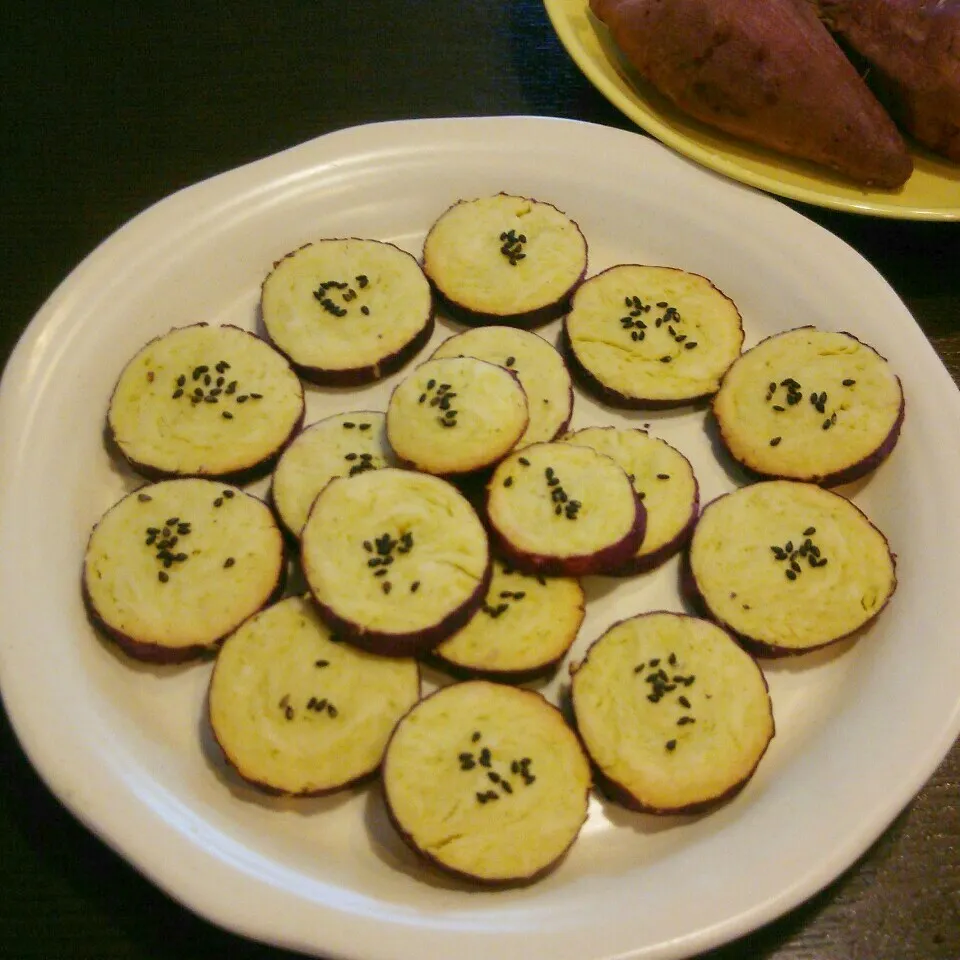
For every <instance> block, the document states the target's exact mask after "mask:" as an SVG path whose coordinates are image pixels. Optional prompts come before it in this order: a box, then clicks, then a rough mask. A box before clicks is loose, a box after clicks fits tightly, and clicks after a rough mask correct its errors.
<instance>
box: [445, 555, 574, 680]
mask: <svg viewBox="0 0 960 960" xmlns="http://www.w3.org/2000/svg"><path fill="white" fill-rule="evenodd" d="M584 603H585V598H584V593H583V587H581V586H580V581H579V580H575V579H574V578H572V577H550V578H547V577H542V576H530V575H528V574H524V573H521V572H520V571H519V570H514V569H513V568H512V567H510V566H508V565H506V564H504V563H503V562H502V561H501V560H494V561H493V576H492V577H491V579H490V587H489V589H488V590H487V596H486V599H485V600H484V602H483V604H482V605H481V607H480V609H479V610H478V611H477V612H476V613H475V614H474V615H473V617H472V618H471V620H470V622H469V623H467V624H466V625H465V626H464V627H462V628H461V629H460V630H458V631H457V632H456V633H455V634H454V635H453V636H452V637H450V638H449V639H447V640H444V641H443V643H441V644H440V645H439V646H438V647H437V648H436V649H435V650H434V651H433V656H434V658H435V659H436V660H438V661H439V662H440V665H441V666H445V667H447V668H448V669H450V670H451V671H452V672H454V673H455V674H457V675H467V676H476V677H487V678H488V679H491V680H502V681H504V682H510V683H519V682H521V681H524V680H530V679H533V678H534V677H537V676H541V675H543V674H546V673H549V672H550V671H551V670H553V669H554V668H555V667H556V666H557V664H559V662H560V661H561V660H562V659H563V657H564V656H565V655H566V653H567V651H568V650H569V649H570V646H571V644H572V643H573V641H574V640H576V638H577V633H578V632H579V630H580V625H581V624H582V623H583V617H584V612H585V611H584Z"/></svg>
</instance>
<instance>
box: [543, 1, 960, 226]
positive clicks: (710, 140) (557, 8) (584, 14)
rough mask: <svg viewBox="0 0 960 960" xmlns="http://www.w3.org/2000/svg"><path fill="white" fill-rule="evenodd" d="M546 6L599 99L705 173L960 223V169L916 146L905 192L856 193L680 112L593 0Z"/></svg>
mask: <svg viewBox="0 0 960 960" xmlns="http://www.w3.org/2000/svg"><path fill="white" fill-rule="evenodd" d="M544 6H545V7H546V10H547V15H548V16H549V17H550V21H551V23H552V24H553V29H554V30H555V31H556V33H557V36H558V37H559V38H560V42H561V43H562V44H563V45H564V47H566V50H567V53H569V54H570V56H571V57H572V58H573V60H574V62H575V63H576V64H577V66H578V67H579V68H580V69H581V70H582V71H583V74H584V76H586V78H587V79H588V80H589V81H590V82H591V83H592V84H593V85H594V86H595V87H596V88H597V89H598V90H599V91H600V93H602V94H603V95H604V96H605V97H606V98H607V99H608V100H609V101H610V102H611V103H612V104H613V105H614V106H615V107H617V109H619V110H621V111H622V112H623V113H624V114H625V115H626V116H627V117H629V118H630V119H631V120H633V121H634V122H635V123H636V124H638V125H639V126H641V127H643V129H644V130H646V131H647V132H648V133H651V134H653V135H654V136H655V137H657V138H658V139H659V140H661V141H662V142H663V143H665V144H666V145H667V146H669V147H672V148H673V149H674V150H676V151H677V152H678V153H682V154H684V155H685V156H687V157H689V158H690V159H692V160H696V161H697V162H698V163H701V164H703V165H704V166H705V167H709V168H710V169H711V170H716V171H717V172H718V173H722V174H724V175H726V176H728V177H730V178H732V179H733V180H739V181H740V182H741V183H746V184H749V185H750V186H753V187H759V188H760V189H761V190H766V191H768V192H770V193H775V194H778V195H779V196H781V197H788V198H790V199H792V200H801V201H803V202H804V203H812V204H814V205H816V206H819V207H830V208H833V209H835V210H844V211H847V212H848V213H861V214H868V215H870V216H875V217H890V218H893V219H899V220H960V165H957V164H952V163H949V162H947V161H945V160H940V159H937V158H935V157H934V156H933V155H932V154H929V153H926V152H924V151H921V150H920V149H919V148H917V147H913V149H912V152H913V160H914V172H913V175H912V176H911V177H910V179H909V180H908V181H907V182H906V184H904V186H903V187H901V188H900V189H899V190H867V189H863V188H859V187H856V186H851V185H850V184H849V183H847V182H845V181H843V180H842V179H840V178H839V177H835V176H833V175H831V174H830V173H829V172H828V171H826V170H822V169H820V168H819V167H816V166H814V165H812V164H809V163H805V162H804V161H802V160H793V159H791V158H790V157H786V156H782V155H780V154H777V153H774V152H773V151H770V150H765V149H764V148H762V147H758V146H754V145H753V144H750V143H747V142H745V141H743V140H739V139H737V138H735V137H731V136H728V135H727V134H724V133H722V132H721V131H719V130H713V129H711V128H710V127H707V126H706V125H704V124H702V123H699V122H698V121H696V120H694V119H693V118H691V117H688V116H686V115H685V114H683V113H681V112H680V111H679V110H678V109H677V108H676V107H675V106H674V105H673V104H672V103H671V102H670V101H669V100H667V99H666V98H664V97H662V96H660V95H659V94H658V93H657V92H656V91H655V90H654V89H653V88H652V87H650V85H649V84H647V83H645V82H644V81H643V80H642V79H641V78H640V77H639V76H638V75H637V73H636V71H634V70H633V69H632V68H631V67H630V66H629V64H627V62H626V61H625V60H624V59H623V57H622V56H621V55H620V53H619V51H618V49H617V47H616V45H615V44H614V43H613V40H612V39H611V38H610V35H609V33H608V31H607V29H606V27H604V25H603V24H602V23H601V22H600V21H599V20H597V19H596V17H594V16H593V14H591V13H590V9H589V6H588V4H587V2H586V0H544Z"/></svg>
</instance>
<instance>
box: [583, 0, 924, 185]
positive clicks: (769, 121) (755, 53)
mask: <svg viewBox="0 0 960 960" xmlns="http://www.w3.org/2000/svg"><path fill="white" fill-rule="evenodd" d="M590 7H591V9H592V11H593V12H594V14H595V15H596V16H597V17H598V18H599V19H600V20H602V21H603V22H604V23H605V24H606V25H607V27H608V28H609V29H610V32H611V35H612V37H613V39H614V41H615V42H616V44H617V46H618V47H619V48H620V50H621V51H622V52H623V54H624V56H625V57H626V59H627V60H628V61H629V62H630V63H631V65H632V66H633V67H634V68H635V69H636V70H637V71H638V72H639V73H640V75H641V76H642V77H643V78H644V79H645V80H647V81H648V82H649V83H651V84H652V85H653V86H654V87H655V88H656V89H657V90H659V91H660V92H661V93H662V94H664V95H665V96H667V97H669V98H670V99H671V100H673V101H674V103H675V104H676V105H677V106H678V107H679V108H680V109H681V110H682V111H684V112H685V113H687V114H689V115H690V116H693V117H695V118H696V119H698V120H700V121H702V122H704V123H707V124H710V125H712V126H714V127H718V128H719V129H721V130H724V131H725V132H727V133H730V134H733V135H734V136H737V137H742V138H743V139H746V140H750V141H752V142H754V143H758V144H760V145H762V146H765V147H769V148H771V149H773V150H777V151H780V152H782V153H785V154H787V155H789V156H793V157H798V158H801V159H805V160H810V161H813V162H814V163H817V164H821V165H824V166H827V167H829V168H831V169H833V170H835V171H836V172H838V173H840V174H841V175H843V176H845V177H847V178H849V179H851V180H853V181H855V182H857V183H861V184H864V185H867V186H875V187H884V188H895V187H899V186H901V185H902V184H903V183H904V182H905V181H906V180H907V179H908V177H909V176H910V174H911V172H912V169H913V164H912V161H911V159H910V155H909V153H908V152H907V149H906V146H905V144H904V142H903V139H902V137H901V136H900V134H899V132H898V130H897V129H896V127H895V125H894V123H893V121H892V120H891V119H890V117H889V116H888V115H887V113H886V111H885V110H884V109H883V107H882V106H881V105H880V103H879V102H878V101H877V99H876V97H875V96H874V95H873V94H872V93H871V92H870V90H869V88H868V87H867V86H866V84H865V83H864V82H863V80H862V79H861V78H860V76H859V74H858V73H857V71H856V70H855V69H854V67H853V65H852V64H851V63H850V61H849V60H847V58H846V57H845V56H844V55H843V52H842V51H841V50H840V48H839V46H838V45H837V43H836V42H835V41H834V40H833V38H832V37H831V36H830V33H829V31H828V30H827V29H826V27H825V26H824V25H823V24H822V23H821V22H820V20H819V18H818V17H817V14H816V11H815V10H814V9H813V7H811V6H810V5H809V3H808V2H807V0H590Z"/></svg>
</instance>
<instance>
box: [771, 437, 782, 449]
mask: <svg viewBox="0 0 960 960" xmlns="http://www.w3.org/2000/svg"><path fill="white" fill-rule="evenodd" d="M782 439H783V438H782V437H772V438H771V439H770V446H771V447H776V446H778V445H779V443H780V441H781V440H782Z"/></svg>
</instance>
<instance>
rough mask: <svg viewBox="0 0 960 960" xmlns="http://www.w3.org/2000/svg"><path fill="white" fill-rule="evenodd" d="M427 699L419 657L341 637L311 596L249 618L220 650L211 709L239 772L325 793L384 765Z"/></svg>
mask: <svg viewBox="0 0 960 960" xmlns="http://www.w3.org/2000/svg"><path fill="white" fill-rule="evenodd" d="M419 699H420V672H419V669H418V667H417V664H416V661H414V660H407V659H400V658H397V657H389V658H388V657H377V656H375V655H374V654H371V653H366V652H364V651H363V650H358V649H356V647H354V646H352V645H351V644H348V643H338V642H335V641H334V639H333V638H332V636H331V634H330V631H329V629H328V628H327V626H326V625H325V624H324V623H323V621H322V620H321V619H320V618H319V616H318V614H317V611H316V607H315V605H314V604H313V603H312V602H311V601H310V600H309V599H307V598H304V597H288V598H287V599H286V600H281V601H280V602H279V603H276V604H274V605H273V606H272V607H267V608H266V609H265V610H262V611H261V612H260V613H258V614H256V615H255V616H253V617H251V618H250V619H249V620H247V621H245V622H244V623H243V624H242V625H241V626H240V628H239V629H238V630H237V631H236V632H235V633H233V634H231V635H230V636H229V637H228V638H227V640H226V641H225V642H224V644H223V646H222V647H221V648H220V652H219V653H218V654H217V662H216V664H215V665H214V668H213V673H212V675H211V678H210V690H209V698H208V700H209V716H210V724H211V727H212V729H213V733H214V736H215V737H216V740H217V743H218V744H219V745H220V748H221V749H222V750H223V752H224V755H225V756H226V758H227V760H228V761H229V763H230V765H231V766H232V767H234V768H235V769H236V771H237V773H239V775H240V776H241V777H243V778H244V779H245V780H247V781H249V782H250V783H253V784H254V785H255V786H258V787H261V788H263V789H265V790H267V791H269V792H272V793H280V794H288V795H292V796H317V795H320V794H325V793H330V792H332V791H334V790H339V789H342V788H343V787H345V786H348V785H349V784H351V783H354V782H355V781H357V780H359V779H361V778H363V777H365V776H367V775H369V774H371V773H373V772H374V771H376V770H377V769H378V768H379V766H380V760H381V759H382V757H383V751H384V749H385V748H386V745H387V740H388V739H389V737H390V734H391V733H392V732H393V728H394V726H395V725H396V723H397V721H398V720H399V719H400V717H402V716H403V715H404V714H405V713H406V712H407V711H408V710H409V709H410V708H411V707H412V706H413V705H414V704H415V703H416V702H417V700H419Z"/></svg>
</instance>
